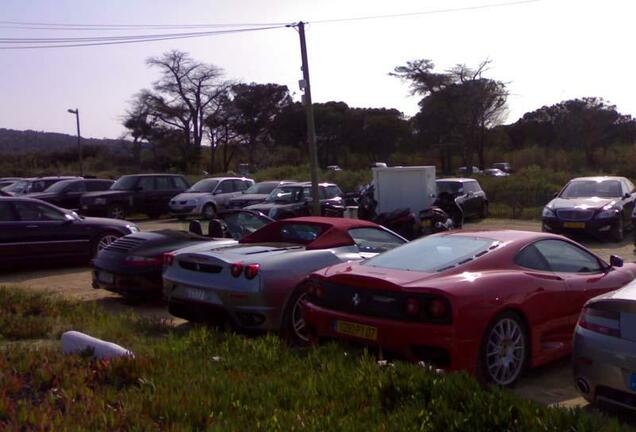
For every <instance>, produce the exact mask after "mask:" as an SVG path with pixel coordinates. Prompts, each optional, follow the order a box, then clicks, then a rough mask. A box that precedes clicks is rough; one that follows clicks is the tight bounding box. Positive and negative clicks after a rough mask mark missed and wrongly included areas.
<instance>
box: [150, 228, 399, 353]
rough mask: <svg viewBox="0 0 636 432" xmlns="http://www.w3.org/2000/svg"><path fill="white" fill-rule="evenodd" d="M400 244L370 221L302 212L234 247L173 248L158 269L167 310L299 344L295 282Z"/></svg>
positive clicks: (300, 287)
mask: <svg viewBox="0 0 636 432" xmlns="http://www.w3.org/2000/svg"><path fill="white" fill-rule="evenodd" d="M404 243H406V240H405V239H404V238H402V237H400V236H399V235H397V234H395V233H393V232H391V231H389V230H387V229H386V228H384V227H382V226H380V225H377V224H375V223H373V222H367V221H361V220H357V219H343V218H325V217H306V218H294V219H286V220H284V221H277V222H274V223H271V224H269V225H267V226H265V227H263V228H261V229H260V230H258V231H256V232H255V233H253V234H251V235H249V236H247V237H245V238H243V239H241V240H239V244H238V245H235V246H227V247H221V248H209V247H205V245H203V246H194V247H192V248H186V249H181V250H180V251H177V253H176V255H175V257H174V260H173V261H172V264H171V265H170V266H168V267H167V268H166V270H165V272H164V275H163V279H164V297H165V299H166V300H168V304H169V310H170V313H171V314H173V315H175V316H177V317H181V318H185V319H188V320H192V321H202V320H212V321H217V322H227V321H229V322H230V323H231V324H232V325H234V326H235V327H237V328H239V329H246V330H261V331H279V332H281V334H283V335H284V336H285V337H287V338H289V339H290V340H292V341H295V342H302V341H306V340H307V337H306V334H305V332H304V321H303V318H302V316H301V314H300V308H299V306H300V303H301V302H302V301H303V298H304V295H305V285H304V283H303V281H304V280H305V279H306V277H307V276H308V275H309V274H310V273H311V272H312V271H315V270H317V269H319V268H322V267H325V266H327V265H332V264H335V263H339V262H351V261H357V260H361V259H365V258H368V257H370V256H374V255H376V254H378V253H380V252H383V251H386V250H390V249H392V248H394V247H396V246H399V245H402V244H404Z"/></svg>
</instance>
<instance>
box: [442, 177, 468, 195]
mask: <svg viewBox="0 0 636 432" xmlns="http://www.w3.org/2000/svg"><path fill="white" fill-rule="evenodd" d="M436 184H437V194H438V195H439V194H441V193H443V192H447V193H451V194H455V193H458V192H459V189H460V188H461V187H462V184H461V182H456V181H439V180H438V181H437V182H436Z"/></svg>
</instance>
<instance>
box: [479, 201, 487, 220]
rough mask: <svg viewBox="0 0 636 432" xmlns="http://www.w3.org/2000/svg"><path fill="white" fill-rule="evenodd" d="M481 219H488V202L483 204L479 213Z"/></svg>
mask: <svg viewBox="0 0 636 432" xmlns="http://www.w3.org/2000/svg"><path fill="white" fill-rule="evenodd" d="M479 217H480V218H482V219H486V218H487V217H488V201H484V202H482V203H481V210H480V211H479Z"/></svg>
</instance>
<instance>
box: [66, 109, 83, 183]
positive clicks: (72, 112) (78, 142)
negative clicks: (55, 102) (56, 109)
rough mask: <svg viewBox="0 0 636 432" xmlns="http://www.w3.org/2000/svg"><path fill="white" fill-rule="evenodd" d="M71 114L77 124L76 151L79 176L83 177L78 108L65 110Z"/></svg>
mask: <svg viewBox="0 0 636 432" xmlns="http://www.w3.org/2000/svg"><path fill="white" fill-rule="evenodd" d="M66 111H68V112H69V113H71V114H75V120H76V122H77V151H78V153H79V175H80V177H83V176H84V164H83V163H82V138H81V136H80V122H79V108H75V109H70V108H69V109H67V110H66Z"/></svg>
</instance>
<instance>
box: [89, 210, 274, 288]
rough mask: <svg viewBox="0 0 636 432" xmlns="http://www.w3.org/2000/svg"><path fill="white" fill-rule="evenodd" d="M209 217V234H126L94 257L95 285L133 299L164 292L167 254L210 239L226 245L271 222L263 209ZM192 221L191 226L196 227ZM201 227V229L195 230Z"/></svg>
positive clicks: (168, 231) (224, 212)
mask: <svg viewBox="0 0 636 432" xmlns="http://www.w3.org/2000/svg"><path fill="white" fill-rule="evenodd" d="M217 217H218V219H213V220H212V221H210V228H209V230H208V232H207V235H203V232H201V231H199V230H192V231H190V232H188V231H178V230H161V231H150V232H139V233H136V234H133V235H128V236H126V237H123V238H121V239H119V240H117V241H116V242H114V243H113V244H111V245H110V246H108V247H107V248H106V249H104V250H103V251H101V252H100V253H99V254H98V255H97V257H96V258H95V260H94V261H93V267H94V271H93V288H102V289H105V290H108V291H112V292H115V293H119V294H121V295H123V296H124V297H128V298H130V299H139V298H141V297H152V296H159V295H161V288H162V280H161V271H162V265H163V259H164V254H165V253H168V252H172V251H175V250H177V249H181V248H184V247H187V246H192V245H195V244H201V243H203V242H207V243H210V245H214V246H223V245H230V244H234V243H236V241H237V240H238V239H240V238H242V237H244V236H246V235H248V234H250V233H252V232H254V231H256V230H258V229H259V228H261V227H263V226H265V225H267V224H268V223H270V222H272V219H270V218H268V217H267V216H265V215H263V214H262V213H258V212H253V211H247V210H227V211H222V212H219V213H218V214H217ZM197 224H198V222H196V221H195V222H193V224H191V229H192V227H193V226H194V227H197V226H200V225H197ZM193 231H199V232H193Z"/></svg>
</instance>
